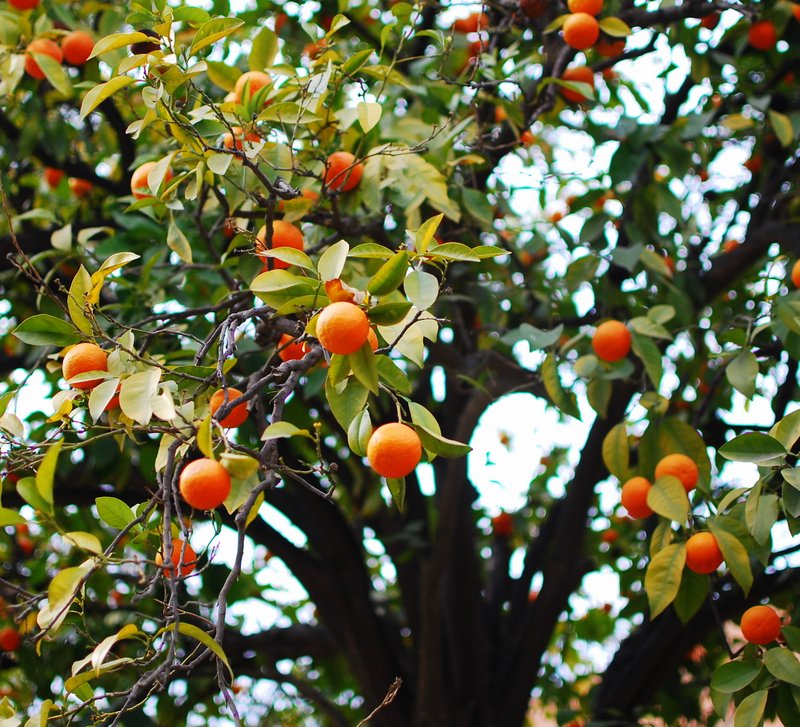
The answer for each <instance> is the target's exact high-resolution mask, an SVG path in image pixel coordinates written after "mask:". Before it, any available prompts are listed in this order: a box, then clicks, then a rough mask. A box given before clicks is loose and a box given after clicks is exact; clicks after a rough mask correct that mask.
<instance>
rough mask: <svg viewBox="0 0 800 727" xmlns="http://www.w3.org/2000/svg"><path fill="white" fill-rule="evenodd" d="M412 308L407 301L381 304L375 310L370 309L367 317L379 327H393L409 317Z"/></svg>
mask: <svg viewBox="0 0 800 727" xmlns="http://www.w3.org/2000/svg"><path fill="white" fill-rule="evenodd" d="M411 307H412V306H411V303H409V302H408V301H407V300H402V301H397V302H392V303H381V304H380V305H376V306H375V307H374V308H370V309H369V310H368V311H367V317H368V318H369V319H370V321H372V323H376V324H377V325H379V326H393V325H395V324H396V323H399V322H400V321H402V320H403V319H404V318H405V317H406V315H408V311H410V310H411Z"/></svg>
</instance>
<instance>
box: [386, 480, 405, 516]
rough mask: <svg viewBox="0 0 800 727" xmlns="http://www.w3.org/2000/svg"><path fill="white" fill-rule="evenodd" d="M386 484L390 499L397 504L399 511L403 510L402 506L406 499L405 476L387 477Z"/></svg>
mask: <svg viewBox="0 0 800 727" xmlns="http://www.w3.org/2000/svg"><path fill="white" fill-rule="evenodd" d="M386 485H387V486H388V488H389V492H390V494H391V495H392V501H393V502H394V504H395V505H396V506H397V509H398V510H400V512H403V507H404V505H405V500H406V478H405V477H387V478H386Z"/></svg>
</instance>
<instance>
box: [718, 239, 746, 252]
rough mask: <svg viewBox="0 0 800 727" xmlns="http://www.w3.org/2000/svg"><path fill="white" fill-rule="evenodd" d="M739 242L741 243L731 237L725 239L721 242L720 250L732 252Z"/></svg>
mask: <svg viewBox="0 0 800 727" xmlns="http://www.w3.org/2000/svg"><path fill="white" fill-rule="evenodd" d="M741 244H742V243H741V242H739V241H738V240H734V239H733V238H731V239H730V240H725V242H723V243H722V251H723V252H733V251H734V250H735V249H736V248H737V247H739V245H741Z"/></svg>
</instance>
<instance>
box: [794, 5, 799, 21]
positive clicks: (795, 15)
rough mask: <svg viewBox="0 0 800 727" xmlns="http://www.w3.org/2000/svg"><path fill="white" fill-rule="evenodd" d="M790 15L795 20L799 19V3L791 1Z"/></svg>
mask: <svg viewBox="0 0 800 727" xmlns="http://www.w3.org/2000/svg"><path fill="white" fill-rule="evenodd" d="M792 15H794V19H795V20H800V3H792Z"/></svg>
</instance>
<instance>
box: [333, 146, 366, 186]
mask: <svg viewBox="0 0 800 727" xmlns="http://www.w3.org/2000/svg"><path fill="white" fill-rule="evenodd" d="M363 174H364V165H363V164H362V163H361V162H356V158H355V156H354V155H353V154H351V153H350V152H349V151H335V152H333V154H331V155H330V156H329V157H328V160H327V161H326V162H325V184H326V186H328V187H329V188H330V189H334V190H339V191H341V192H350V191H351V190H353V189H355V188H356V187H357V186H358V183H359V182H360V181H361V177H362V176H363Z"/></svg>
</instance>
